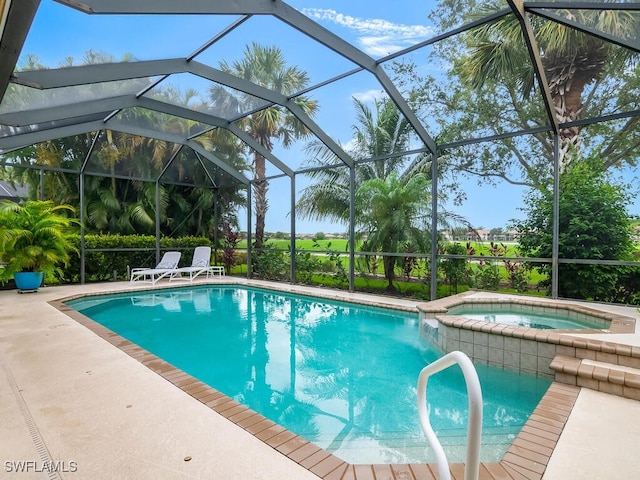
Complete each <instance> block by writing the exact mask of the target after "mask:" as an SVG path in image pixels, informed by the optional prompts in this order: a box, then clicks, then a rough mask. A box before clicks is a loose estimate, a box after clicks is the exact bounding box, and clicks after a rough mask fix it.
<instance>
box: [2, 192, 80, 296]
mask: <svg viewBox="0 0 640 480" xmlns="http://www.w3.org/2000/svg"><path fill="white" fill-rule="evenodd" d="M74 212H75V209H74V208H73V207H72V206H71V205H55V204H54V203H53V202H51V201H27V202H25V203H24V204H17V203H14V202H11V201H9V200H5V201H2V202H0V264H2V265H3V268H0V280H1V281H2V282H6V281H8V280H9V279H10V278H11V277H13V278H14V280H15V283H16V286H17V287H18V289H19V290H20V291H29V290H30V291H35V290H37V289H38V288H40V286H41V285H42V281H43V279H44V274H45V273H48V274H53V273H55V272H59V271H60V267H59V266H60V264H64V265H67V264H68V262H69V252H72V251H77V248H76V247H75V246H74V244H73V240H72V239H71V238H70V237H69V236H68V234H69V233H70V232H71V230H72V228H73V226H74V225H77V224H78V221H77V220H75V219H74V218H70V217H68V216H67V215H68V214H73V213H74Z"/></svg>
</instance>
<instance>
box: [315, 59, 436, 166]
mask: <svg viewBox="0 0 640 480" xmlns="http://www.w3.org/2000/svg"><path fill="white" fill-rule="evenodd" d="M306 97H307V98H308V99H310V100H311V101H313V102H316V104H315V106H314V108H313V115H312V117H313V120H314V121H315V123H316V124H317V125H318V126H319V127H320V128H321V129H322V131H323V132H324V133H326V135H327V136H328V137H329V138H330V139H331V140H333V141H334V142H336V143H337V144H338V145H339V146H341V147H342V149H343V150H344V151H346V153H347V154H348V155H350V156H352V157H354V158H358V159H364V158H368V157H370V156H375V155H382V154H386V153H391V151H393V150H394V149H395V150H396V151H397V150H398V149H400V150H410V149H411V148H413V147H415V146H416V142H415V138H416V136H415V135H413V140H414V141H409V137H411V135H412V133H413V128H406V129H405V131H404V132H403V133H404V134H405V138H397V136H396V134H395V133H394V128H395V127H396V126H398V125H400V123H399V122H398V121H397V120H399V119H404V116H403V115H402V114H401V113H399V111H398V109H397V108H396V107H395V104H394V103H393V102H392V101H391V100H390V98H389V96H388V95H387V94H386V92H385V90H384V88H383V87H382V85H381V84H380V82H378V80H377V79H376V78H375V77H374V76H373V75H372V74H370V73H369V72H367V71H360V72H357V73H354V74H353V75H349V76H347V77H344V78H342V79H340V80H338V81H335V82H332V83H328V84H326V85H323V86H322V87H320V88H317V89H314V90H312V91H310V92H309V93H308V94H307V95H306ZM378 118H380V126H381V127H382V125H383V124H384V128H381V129H379V130H378V131H377V133H376V130H375V129H376V124H377V123H378ZM383 131H384V133H382V132H383ZM381 135H388V137H387V138H386V139H385V140H384V142H383V139H382V137H381ZM358 139H359V140H358ZM311 140H312V141H311V142H309V143H310V145H309V148H308V149H307V150H308V151H307V152H305V153H306V157H308V156H309V155H314V156H318V157H320V158H325V160H326V161H327V162H329V163H336V161H338V160H339V154H337V153H335V152H332V151H331V150H330V149H328V148H324V149H322V148H318V142H319V143H320V145H321V144H322V139H318V140H316V139H311ZM417 145H419V147H422V146H424V145H422V143H421V142H418V143H417Z"/></svg>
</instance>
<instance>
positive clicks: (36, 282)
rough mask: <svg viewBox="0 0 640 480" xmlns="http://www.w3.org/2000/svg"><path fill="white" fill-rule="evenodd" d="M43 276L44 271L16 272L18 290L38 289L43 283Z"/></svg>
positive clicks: (14, 277)
mask: <svg viewBox="0 0 640 480" xmlns="http://www.w3.org/2000/svg"><path fill="white" fill-rule="evenodd" d="M43 278H44V272H16V273H14V274H13V279H14V280H15V281H16V287H18V290H30V291H34V290H38V289H39V288H40V285H42V280H43Z"/></svg>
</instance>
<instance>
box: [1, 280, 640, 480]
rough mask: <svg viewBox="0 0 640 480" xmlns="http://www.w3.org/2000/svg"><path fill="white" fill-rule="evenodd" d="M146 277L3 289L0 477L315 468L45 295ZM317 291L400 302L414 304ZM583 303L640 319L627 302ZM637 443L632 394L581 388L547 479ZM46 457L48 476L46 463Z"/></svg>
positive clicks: (630, 471)
mask: <svg viewBox="0 0 640 480" xmlns="http://www.w3.org/2000/svg"><path fill="white" fill-rule="evenodd" d="M218 282H227V283H246V281H245V280H243V279H237V278H226V279H220V280H217V279H216V280H215V282H214V283H218ZM198 283H200V282H198ZM252 284H255V285H258V286H260V285H262V284H261V283H260V282H252ZM172 286H173V285H172ZM148 288H149V285H148V284H147V285H145V284H140V285H136V284H133V285H132V284H130V283H128V282H117V283H106V284H92V285H74V286H64V287H45V288H42V289H41V290H40V291H39V292H37V293H31V294H18V293H17V292H16V291H0V460H2V465H1V466H0V478H19V479H21V478H71V479H73V478H78V479H85V478H87V479H102V478H122V479H127V478H136V479H146V478H149V479H151V478H153V479H179V478H201V479H225V480H226V479H300V480H305V479H317V478H319V477H318V476H316V475H314V474H313V473H311V472H310V471H309V470H307V469H306V468H303V467H302V466H301V465H299V464H298V463H296V462H294V461H293V460H291V459H289V458H288V457H286V456H284V455H281V454H280V453H278V452H276V451H274V449H273V448H272V447H270V446H269V445H267V444H266V443H264V442H262V441H260V440H259V439H257V438H256V437H254V436H253V435H251V434H250V433H248V432H247V431H245V430H243V429H241V428H239V427H238V426H236V425H234V424H233V423H231V422H229V421H228V420H227V419H226V418H224V417H223V416H221V415H219V414H217V413H216V412H214V411H212V410H211V409H210V408H208V407H207V406H206V405H204V404H203V403H201V402H200V401H198V400H196V399H195V398H193V397H192V396H190V395H189V394H187V393H186V392H184V391H183V390H180V389H178V388H176V387H175V386H174V385H173V384H172V383H170V382H168V381H166V380H165V379H164V378H163V377H161V376H159V375H158V374H156V373H155V372H153V371H151V370H149V369H148V368H147V367H145V366H144V365H143V364H141V363H140V362H138V361H137V360H135V359H134V358H132V357H131V356H129V355H127V354H126V353H124V352H123V351H122V350H120V349H118V348H116V347H114V346H113V345H111V344H109V343H108V342H106V341H105V340H103V339H102V338H100V337H99V336H97V335H95V334H94V333H93V332H92V331H90V330H88V329H87V328H85V327H84V326H83V325H81V324H79V323H78V322H76V321H75V320H73V319H71V318H70V317H68V316H67V315H65V314H64V313H63V312H60V311H58V310H57V309H55V308H54V307H53V306H52V305H50V304H49V303H48V302H50V301H53V300H57V299H60V298H64V297H69V296H72V295H77V294H84V293H104V292H105V291H119V290H122V291H124V290H131V289H148ZM284 288H286V289H290V290H292V291H298V292H300V293H305V292H306V293H312V292H316V291H317V290H314V289H311V288H305V287H294V286H288V285H284ZM323 293H330V294H331V296H332V297H334V298H336V299H345V300H353V299H361V300H367V301H369V302H373V303H376V304H385V303H387V304H391V303H393V304H394V305H402V306H404V307H406V308H411V307H412V306H415V304H416V303H417V302H412V301H407V300H398V299H392V298H384V297H380V296H375V297H373V296H370V295H364V294H349V293H347V292H334V291H331V292H327V291H324V290H323ZM475 295H495V294H490V293H487V294H484V293H476V294H475ZM590 306H592V307H593V308H600V309H611V310H612V311H616V312H618V313H623V314H625V315H629V316H632V315H633V316H635V317H636V318H638V311H637V310H636V309H635V308H628V307H621V306H606V305H597V304H590ZM638 323H640V322H638ZM638 323H637V324H636V325H638ZM605 337H606V340H607V341H609V342H621V343H625V344H628V345H634V346H640V335H639V334H638V326H636V333H635V334H624V335H623V334H618V335H615V338H614V336H611V335H606V336H605ZM591 338H593V337H591ZM638 445H640V402H637V401H634V400H629V399H625V398H621V397H617V396H613V395H608V394H605V393H601V392H596V391H592V390H589V389H586V388H583V389H581V391H580V393H579V394H578V397H577V400H576V403H575V406H574V407H573V410H572V411H571V414H570V416H569V419H568V421H567V423H566V425H565V427H564V430H563V431H562V433H561V435H560V438H559V441H558V443H557V445H556V448H555V450H554V451H553V453H552V454H551V456H550V459H549V462H548V465H547V468H546V471H545V473H544V476H543V478H545V479H574V478H575V479H581V478H589V479H609V478H616V479H624V478H629V479H631V478H637V477H638V472H640V455H638ZM47 462H49V463H48V464H47ZM52 464H53V465H54V466H55V467H57V469H58V473H56V474H55V475H52V474H50V473H47V471H48V470H47V469H48V467H47V465H52ZM49 470H50V469H49ZM358 478H360V476H358ZM363 478H364V477H363ZM370 478H372V479H373V478H377V479H380V478H390V479H391V478H392V477H391V476H387V477H384V476H375V477H374V476H373V472H372V474H371V477H370ZM401 478H402V477H401V476H397V477H396V480H400V479H401ZM522 478H526V476H522ZM403 480H404V479H403Z"/></svg>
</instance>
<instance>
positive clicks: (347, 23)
mask: <svg viewBox="0 0 640 480" xmlns="http://www.w3.org/2000/svg"><path fill="white" fill-rule="evenodd" d="M289 4H290V5H291V6H292V7H294V8H296V9H298V10H301V11H302V12H303V13H305V14H306V15H307V16H309V17H310V18H312V19H313V20H315V21H317V22H318V23H319V24H320V25H322V26H323V27H325V28H327V29H329V30H330V31H331V32H333V33H335V34H337V35H339V36H341V37H342V38H344V39H345V40H347V41H349V42H350V43H352V44H353V45H354V46H356V47H357V48H359V49H361V50H362V51H364V52H365V53H367V54H369V55H371V56H372V57H374V58H376V59H377V58H381V57H383V56H385V55H387V54H389V53H392V52H395V51H397V50H399V49H402V48H406V47H408V46H410V45H413V44H415V43H417V42H420V41H423V40H426V39H428V38H430V37H432V36H433V35H434V28H433V26H432V24H431V22H430V20H429V19H428V14H429V10H430V9H431V8H432V7H433V2H430V1H426V2H424V1H422V2H416V1H415V0H396V1H395V2H393V3H390V2H388V1H378V0H368V1H365V0H352V1H349V2H344V1H342V0H292V1H291V2H289ZM234 20H235V18H234V17H231V16H204V15H203V16H194V15H183V16H180V17H178V18H176V17H169V16H162V15H159V16H128V17H127V16H117V15H115V16H114V15H104V16H100V15H95V16H88V15H85V14H82V13H80V12H77V11H75V10H72V9H70V8H68V7H63V6H61V5H59V4H57V3H55V2H53V1H52V0H42V2H41V6H40V9H39V11H38V14H37V15H36V18H35V20H34V24H33V27H32V29H31V32H30V34H29V36H28V37H27V40H26V42H25V46H24V48H23V51H22V55H21V59H22V61H24V59H25V58H26V54H34V55H36V56H37V57H38V58H39V60H40V61H41V62H42V63H43V64H45V65H47V66H50V67H56V66H57V65H59V64H60V62H62V61H64V60H65V58H67V57H72V58H73V59H74V64H82V57H83V56H84V55H85V53H86V52H87V51H88V50H89V49H94V50H96V51H98V52H102V53H107V54H110V55H112V56H113V57H114V58H115V59H116V60H119V59H121V58H123V57H124V56H125V55H127V54H131V55H133V56H134V57H135V58H136V59H139V60H153V59H160V58H172V57H185V56H187V55H189V54H191V53H192V52H194V51H195V50H196V49H198V48H199V47H200V45H202V44H204V43H205V42H207V41H208V40H209V39H210V38H212V36H214V35H215V34H216V33H217V32H219V31H220V30H222V29H223V28H225V27H226V26H228V25H230V24H231V22H232V21H234ZM251 42H257V43H260V44H263V45H277V46H278V47H279V48H280V49H281V50H282V52H283V55H284V57H285V58H286V60H287V62H288V64H289V65H292V66H293V65H295V66H297V67H299V68H301V69H303V70H305V71H306V72H307V73H308V74H309V77H310V82H309V84H312V85H313V84H317V83H319V82H322V81H323V80H326V79H328V78H331V77H333V76H335V75H338V74H341V73H343V72H346V71H350V70H351V69H353V68H354V67H355V66H354V65H353V64H352V63H351V62H350V61H348V60H346V59H344V58H342V57H340V56H337V55H335V54H333V52H329V51H327V49H326V48H324V47H322V46H319V45H318V44H316V43H315V42H314V41H312V40H310V39H308V37H306V36H304V35H302V34H300V33H299V32H297V31H296V30H294V29H292V28H290V27H289V26H287V25H284V24H282V23H281V22H279V21H277V20H275V19H272V18H271V17H263V16H254V17H252V18H251V19H250V20H248V21H247V22H245V23H244V24H242V25H241V27H239V28H238V29H236V30H235V31H233V32H232V33H231V34H229V35H227V36H226V37H224V38H222V39H220V40H219V41H218V42H216V43H215V44H214V45H213V46H212V47H210V48H209V49H207V50H206V51H205V52H204V53H202V54H200V55H198V56H197V57H196V58H195V60H197V61H200V62H202V63H206V64H209V65H211V66H214V67H218V66H219V63H220V60H221V59H226V60H227V61H228V62H232V61H234V60H238V59H241V58H242V57H243V50H244V48H245V46H246V45H247V44H249V43H251ZM169 81H170V82H171V84H172V86H174V87H177V88H179V89H181V90H184V89H186V88H190V87H193V88H197V89H199V90H201V91H206V89H207V86H208V85H209V82H208V81H205V80H203V79H198V78H197V77H195V78H194V76H192V75H178V76H172V77H171V78H170V79H169ZM382 95H383V92H382V88H381V87H380V85H379V84H378V83H377V82H376V81H375V80H374V79H373V77H372V76H371V75H369V74H368V73H359V74H356V75H352V76H350V77H347V78H345V79H343V80H341V81H340V82H336V83H335V84H332V85H330V86H327V87H322V88H320V89H318V90H316V91H314V92H313V93H312V96H313V98H314V99H316V100H318V104H319V106H320V108H319V111H318V113H317V116H316V117H314V120H315V121H316V122H317V124H318V125H319V126H320V127H321V128H322V129H323V130H324V131H325V132H326V133H327V134H328V135H329V136H330V137H332V138H333V139H334V140H336V141H337V142H338V143H340V144H342V145H348V144H349V143H350V142H351V138H352V126H353V125H354V124H356V123H357V121H356V118H355V111H354V108H353V99H354V98H357V99H359V100H361V101H373V99H375V98H381V96H382ZM304 145H305V142H296V143H295V144H294V145H293V146H292V147H290V148H284V147H283V146H282V145H281V144H279V143H278V142H276V144H275V147H274V153H275V154H276V156H278V157H279V158H281V159H282V160H283V161H285V163H287V164H289V165H290V166H291V167H292V168H294V169H297V168H300V167H302V166H304V165H305V162H306V161H307V159H306V154H305V152H304ZM278 173H279V171H278V170H277V169H275V168H274V167H270V166H268V169H267V175H276V174H278ZM462 184H463V188H464V190H465V192H466V194H467V199H466V201H465V202H464V204H463V205H462V206H453V205H447V208H448V209H449V210H452V211H454V212H455V213H457V214H459V215H462V216H464V217H465V218H466V219H467V220H469V221H470V222H471V223H472V224H473V225H474V226H475V227H476V228H494V227H500V228H505V227H506V226H507V224H508V222H509V220H510V219H512V218H519V217H520V218H521V217H523V213H522V212H521V210H520V207H521V206H522V198H523V195H524V193H525V192H524V190H523V189H522V188H521V187H516V186H513V185H510V184H508V183H506V182H503V183H500V184H498V185H496V186H483V187H478V185H477V182H476V181H475V180H462ZM306 185H308V179H307V178H306V177H304V176H298V177H297V178H296V191H297V195H299V194H300V191H301V190H302V189H303V188H304V187H305V186H306ZM290 190H291V186H290V183H289V180H288V179H286V178H285V179H275V180H272V181H271V183H270V189H269V199H268V201H269V212H268V213H267V219H266V230H267V231H270V232H276V231H282V232H289V231H290V222H291V221H290V217H289V211H290V199H289V193H290ZM245 216H246V215H245V214H244V213H241V219H242V218H244V217H245ZM296 231H297V233H315V232H319V231H322V232H325V233H342V232H345V231H346V226H344V225H335V224H331V223H329V222H312V221H309V220H305V219H302V218H300V217H298V218H297V221H296Z"/></svg>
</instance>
